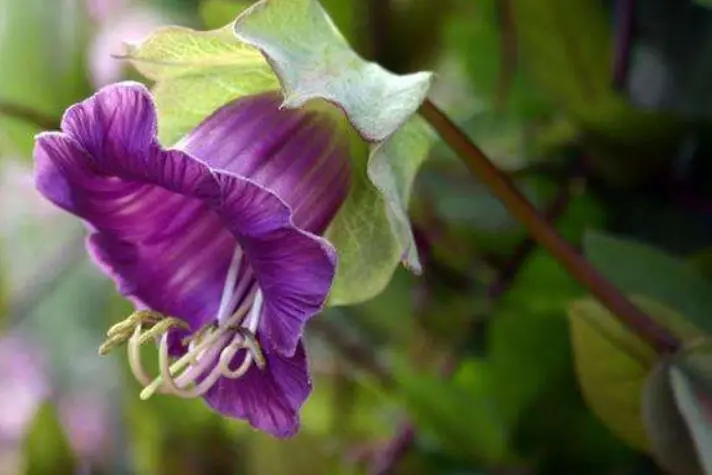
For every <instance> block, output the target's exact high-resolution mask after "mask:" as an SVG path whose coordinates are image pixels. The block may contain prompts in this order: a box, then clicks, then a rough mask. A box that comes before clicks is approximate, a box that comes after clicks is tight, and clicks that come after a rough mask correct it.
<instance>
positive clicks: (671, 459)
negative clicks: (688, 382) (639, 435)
mask: <svg viewBox="0 0 712 475" xmlns="http://www.w3.org/2000/svg"><path fill="white" fill-rule="evenodd" d="M669 369H670V362H669V361H666V360H662V361H660V362H659V363H658V364H656V365H655V368H654V369H653V371H652V372H651V373H650V374H649V375H648V378H647V380H646V382H645V390H644V392H643V399H642V415H643V424H644V427H645V433H646V435H647V438H648V441H649V443H650V448H651V451H652V454H653V456H654V457H655V460H656V461H657V462H658V463H659V464H660V465H661V466H662V467H663V468H664V469H665V470H666V471H667V472H669V473H670V474H672V475H704V474H703V472H702V468H701V467H700V464H699V462H698V461H697V454H696V453H695V447H694V443H693V442H692V439H691V437H690V432H689V431H688V429H687V427H686V425H685V421H684V420H683V418H682V415H681V414H680V411H679V410H678V409H677V405H676V403H675V397H674V395H673V390H672V386H671V384H670V373H669Z"/></svg>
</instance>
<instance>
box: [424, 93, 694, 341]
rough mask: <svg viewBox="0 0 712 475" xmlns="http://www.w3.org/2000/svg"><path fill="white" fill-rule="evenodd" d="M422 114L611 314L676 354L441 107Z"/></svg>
mask: <svg viewBox="0 0 712 475" xmlns="http://www.w3.org/2000/svg"><path fill="white" fill-rule="evenodd" d="M420 113H421V115H422V116H423V117H424V118H425V119H426V120H427V121H428V122H429V123H430V125H431V126H432V127H433V128H434V129H435V130H436V131H437V132H438V134H440V136H441V138H442V139H443V141H444V142H445V143H446V144H447V145H449V146H450V148H452V149H453V151H455V152H456V153H457V155H458V156H459V157H460V159H462V161H463V162H464V163H465V165H466V166H467V167H468V169H469V170H470V171H471V172H472V173H474V175H475V176H477V177H478V178H479V179H480V180H482V182H483V183H484V184H486V185H487V186H488V188H489V189H490V191H491V192H492V193H493V194H494V195H495V196H496V197H497V198H498V199H499V200H501V201H502V203H503V204H504V205H505V206H506V207H507V209H508V210H509V211H510V213H512V215H513V216H514V217H515V218H516V219H517V221H519V222H520V223H521V224H522V225H523V226H524V227H525V228H526V230H527V231H528V232H529V233H530V234H531V236H532V237H533V238H534V239H535V240H536V241H537V242H538V243H539V244H541V246H542V247H544V248H545V249H546V250H547V251H549V252H550V253H551V254H552V255H553V256H554V258H555V259H556V260H557V261H558V262H559V264H560V265H561V266H562V267H563V268H564V269H566V271H567V272H569V274H571V276H572V277H574V278H575V279H576V280H577V281H579V282H580V283H581V284H582V285H583V286H584V287H586V289H588V291H589V292H591V294H592V295H593V296H594V297H596V298H597V299H598V300H599V301H600V302H601V303H602V304H603V305H604V306H605V307H606V308H608V310H610V311H611V313H613V314H614V315H616V316H617V317H618V319H619V320H620V321H621V322H623V323H624V324H625V325H626V326H627V327H628V328H630V329H631V330H632V331H634V332H635V333H636V334H637V335H639V336H640V337H641V338H643V339H644V340H645V341H646V342H648V343H649V344H650V345H651V346H652V347H653V348H655V349H656V350H657V351H658V352H659V353H668V352H674V351H675V350H677V348H678V347H679V346H680V343H679V342H678V341H677V339H676V338H675V337H674V336H673V335H671V334H670V333H669V332H668V331H667V330H666V329H665V328H664V327H663V326H661V325H660V324H658V322H657V321H655V320H654V319H653V318H652V317H651V316H650V315H648V314H646V313H644V312H643V311H641V310H640V309H639V308H638V307H636V306H635V305H633V303H631V301H630V300H628V299H627V298H626V297H625V296H624V295H623V294H621V292H620V291H618V289H616V288H615V287H614V286H613V285H612V284H611V283H610V282H609V281H608V280H606V279H605V278H604V277H603V276H602V275H601V274H600V273H599V272H598V271H597V270H596V269H594V267H593V266H592V265H591V264H590V263H589V262H588V261H587V260H586V259H585V258H584V257H583V256H582V255H581V254H580V253H579V252H578V251H577V250H576V249H575V248H574V247H573V246H572V245H571V244H570V243H569V242H567V241H566V240H565V239H564V238H563V237H562V236H561V235H560V234H559V233H558V232H557V231H556V229H555V228H554V226H553V225H551V224H549V223H548V222H547V220H546V219H545V218H544V217H543V216H541V215H540V214H539V212H538V211H537V210H536V209H535V208H534V206H532V204H531V203H530V202H529V201H528V200H527V199H526V198H525V197H524V195H522V194H521V193H520V192H519V190H518V189H517V188H516V187H515V186H514V185H513V184H512V182H511V181H510V179H509V178H508V177H507V175H505V174H504V173H502V172H501V171H500V170H499V169H498V168H497V167H496V166H495V165H494V164H493V163H492V162H491V161H490V159H489V158H487V156H486V155H485V154H484V153H483V152H482V151H481V150H480V149H479V148H478V147H477V146H476V145H475V144H474V143H472V142H471V141H470V139H469V138H468V137H467V135H465V133H464V132H462V131H461V130H460V129H459V128H458V127H457V126H456V125H455V124H454V123H453V122H452V121H451V120H450V119H449V118H448V117H447V116H446V115H445V114H444V113H443V112H442V111H441V110H440V109H439V108H438V107H437V106H436V105H435V104H433V103H432V102H431V101H429V100H426V101H425V102H424V103H423V105H422V106H421V108H420Z"/></svg>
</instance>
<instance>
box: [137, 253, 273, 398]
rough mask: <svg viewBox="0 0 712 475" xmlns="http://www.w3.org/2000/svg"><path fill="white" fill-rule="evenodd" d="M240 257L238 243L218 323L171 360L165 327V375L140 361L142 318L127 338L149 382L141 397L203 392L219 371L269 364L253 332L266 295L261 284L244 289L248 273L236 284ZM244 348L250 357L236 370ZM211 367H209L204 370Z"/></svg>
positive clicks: (228, 373) (233, 373) (235, 373)
mask: <svg viewBox="0 0 712 475" xmlns="http://www.w3.org/2000/svg"><path fill="white" fill-rule="evenodd" d="M241 260H242V251H241V250H240V248H239V247H238V248H237V249H236V250H235V253H234V254H233V258H232V261H231V263H230V268H229V270H228V273H227V276H226V279H225V287H224V289H223V295H222V297H221V301H220V306H219V310H218V314H217V316H216V320H217V322H218V323H217V326H216V328H214V329H213V328H209V329H206V330H204V331H199V332H196V333H195V334H194V335H193V336H192V337H191V339H190V341H189V342H188V343H187V346H188V351H187V352H186V353H185V354H184V355H183V356H182V357H181V358H179V359H178V360H177V361H174V362H173V363H172V364H171V361H170V355H169V344H168V334H169V332H168V331H166V332H164V333H163V335H162V336H161V339H160V342H159V344H158V346H159V355H158V356H159V368H160V375H159V376H158V377H157V378H155V379H153V380H151V378H150V377H149V376H148V375H147V373H146V371H145V370H144V368H143V366H142V363H141V355H140V346H141V343H142V336H145V333H143V334H142V326H141V324H140V323H139V324H138V325H137V326H136V329H135V330H134V333H133V336H132V337H131V338H130V339H129V341H128V352H129V363H130V365H131V369H132V371H133V374H134V376H135V377H136V379H137V380H138V381H139V382H141V383H142V384H143V385H144V389H143V391H141V394H140V397H141V399H148V398H150V397H151V396H152V395H153V394H155V393H156V392H161V393H166V394H172V395H175V396H179V397H183V398H193V397H198V396H202V395H204V394H205V393H206V392H208V391H209V390H210V388H212V387H213V386H214V385H215V383H216V382H217V381H218V379H219V378H220V377H223V376H224V377H227V378H230V379H237V378H240V377H242V376H244V375H245V373H247V371H248V370H249V369H250V367H251V366H252V364H253V363H254V364H256V365H257V366H258V367H259V368H260V369H262V368H264V366H265V365H266V362H265V360H264V357H263V355H262V351H261V349H260V347H259V343H258V342H257V340H256V338H255V337H254V335H255V333H256V331H257V329H258V327H259V322H260V316H261V314H262V304H263V296H262V292H261V291H260V290H259V289H256V288H253V289H251V290H250V291H249V292H247V295H245V293H246V291H247V285H248V284H249V283H248V282H247V281H248V279H243V281H242V282H240V284H238V286H237V288H236V287H235V286H236V284H237V278H238V275H239V270H240V263H241ZM243 295H245V298H244V300H243V304H242V305H241V306H240V308H238V309H237V310H236V311H235V312H234V313H233V314H232V315H230V317H229V318H228V319H226V321H224V322H223V320H225V317H226V316H227V312H229V309H230V308H234V307H235V305H236V304H237V301H238V299H239V298H240V297H241V296H243ZM233 332H234V333H235V334H234V335H233V334H232V333H233ZM143 341H146V338H143ZM242 349H245V350H247V351H246V353H245V358H244V359H243V361H242V363H241V364H240V366H239V367H238V368H237V369H236V370H232V369H230V363H231V362H232V360H233V359H234V357H235V355H236V354H237V353H238V352H239V351H240V350H242ZM208 370H209V372H208V373H207V374H205V373H206V372H207V371H208ZM179 373H180V374H179Z"/></svg>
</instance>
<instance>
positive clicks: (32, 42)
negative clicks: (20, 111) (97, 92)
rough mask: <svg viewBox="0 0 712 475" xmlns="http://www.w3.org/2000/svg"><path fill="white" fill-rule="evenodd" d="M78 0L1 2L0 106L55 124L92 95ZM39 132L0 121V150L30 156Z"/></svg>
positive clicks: (84, 26)
mask: <svg viewBox="0 0 712 475" xmlns="http://www.w3.org/2000/svg"><path fill="white" fill-rule="evenodd" d="M84 5H85V2H84V1H82V0H56V1H51V2H47V1H46V0H26V1H25V0H23V1H22V2H17V1H15V0H0V19H2V27H0V71H3V74H2V75H0V102H3V101H7V102H10V103H14V104H17V105H19V106H22V107H26V108H29V109H32V110H34V111H36V112H38V113H39V114H41V115H45V116H48V117H52V118H56V119H59V118H60V117H61V115H62V112H63V111H64V109H65V108H66V107H67V106H68V105H70V104H72V103H74V102H77V101H78V100H79V99H80V98H81V97H82V96H84V95H85V94H86V93H87V92H88V91H89V89H90V87H89V85H88V80H87V74H86V70H85V60H84V59H85V55H84V53H85V50H84V47H85V44H86V40H87V38H88V35H87V33H88V31H87V24H88V23H87V19H86V15H85V12H84ZM37 132H38V127H37V126H36V125H34V124H28V123H25V122H22V121H20V120H16V119H8V118H5V117H1V116H0V147H1V148H4V149H5V151H7V152H17V153H21V154H23V155H29V153H30V151H31V150H32V144H33V143H34V135H35V134H36V133H37Z"/></svg>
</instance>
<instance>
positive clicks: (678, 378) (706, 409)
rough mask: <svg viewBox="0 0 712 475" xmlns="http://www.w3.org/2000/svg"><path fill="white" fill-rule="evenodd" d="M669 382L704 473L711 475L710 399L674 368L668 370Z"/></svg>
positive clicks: (711, 428)
mask: <svg viewBox="0 0 712 475" xmlns="http://www.w3.org/2000/svg"><path fill="white" fill-rule="evenodd" d="M670 381H671V384H672V388H673V394H674V395H675V401H676V402H677V407H678V408H679V410H680V413H681V415H682V417H683V419H684V420H685V422H686V423H687V427H688V428H689V430H690V434H691V436H692V440H693V442H694V444H695V448H696V449H697V455H698V459H699V461H700V463H701V465H702V468H703V470H704V473H705V474H706V475H712V397H710V395H709V394H706V393H705V392H704V391H702V390H701V388H700V387H699V386H697V385H695V384H694V383H693V381H692V380H691V379H690V378H689V377H688V376H687V375H686V374H685V372H684V371H683V370H682V369H680V368H677V367H675V366H672V367H671V368H670Z"/></svg>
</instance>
